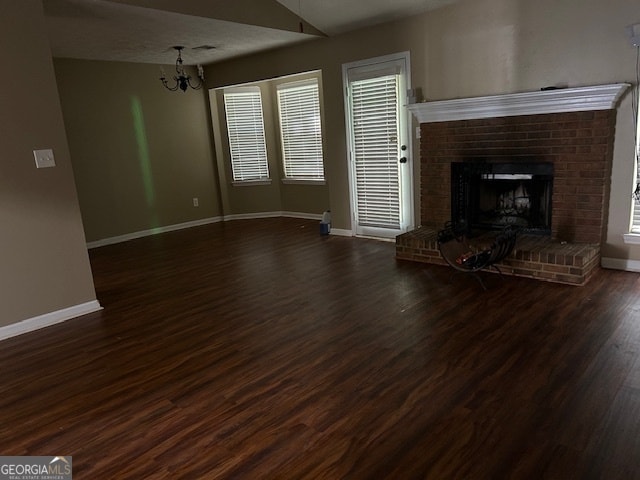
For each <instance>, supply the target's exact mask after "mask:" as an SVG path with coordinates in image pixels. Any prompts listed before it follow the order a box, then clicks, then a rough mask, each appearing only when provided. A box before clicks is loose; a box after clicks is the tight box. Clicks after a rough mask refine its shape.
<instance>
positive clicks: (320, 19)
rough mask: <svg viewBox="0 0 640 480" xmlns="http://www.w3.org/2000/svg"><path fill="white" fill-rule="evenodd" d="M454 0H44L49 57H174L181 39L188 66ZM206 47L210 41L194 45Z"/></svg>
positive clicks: (149, 59) (334, 32)
mask: <svg viewBox="0 0 640 480" xmlns="http://www.w3.org/2000/svg"><path fill="white" fill-rule="evenodd" d="M454 1H456V0H234V1H233V2H230V1H229V0H208V2H198V1H197V0H181V1H180V2H178V1H169V0H165V1H158V0H43V4H44V10H45V17H46V21H47V29H48V32H49V38H50V42H51V49H52V53H53V56H54V57H64V58H77V59H85V60H110V61H124V62H140V63H157V64H171V63H173V62H174V61H175V58H176V55H175V51H174V50H173V49H172V47H173V46H175V45H181V46H185V47H186V48H185V50H184V51H183V54H182V56H183V59H184V63H185V64H187V65H192V64H196V63H212V62H216V61H220V60H225V59H229V58H233V57H237V56H241V55H246V54H249V53H255V52H258V51H261V50H266V49H272V48H277V47H281V46H284V45H288V44H293V43H297V42H303V41H308V40H312V39H315V38H319V37H321V36H323V35H324V34H326V35H329V36H333V35H337V34H340V33H344V32H347V31H350V30H355V29H357V28H361V27H364V26H368V25H374V24H377V23H382V22H386V21H390V20H394V19H398V18H402V17H407V16H409V15H414V14H416V13H420V12H423V11H426V10H429V9H434V8H438V7H440V6H443V5H445V4H449V3H453V2H454ZM159 5H161V6H163V9H160V8H159ZM149 6H153V8H149ZM284 7H286V8H284ZM170 10H171V11H170ZM314 27H315V28H314ZM301 30H302V32H301ZM203 46H210V47H215V48H213V49H202V48H197V47H203ZM194 49H195V50H194Z"/></svg>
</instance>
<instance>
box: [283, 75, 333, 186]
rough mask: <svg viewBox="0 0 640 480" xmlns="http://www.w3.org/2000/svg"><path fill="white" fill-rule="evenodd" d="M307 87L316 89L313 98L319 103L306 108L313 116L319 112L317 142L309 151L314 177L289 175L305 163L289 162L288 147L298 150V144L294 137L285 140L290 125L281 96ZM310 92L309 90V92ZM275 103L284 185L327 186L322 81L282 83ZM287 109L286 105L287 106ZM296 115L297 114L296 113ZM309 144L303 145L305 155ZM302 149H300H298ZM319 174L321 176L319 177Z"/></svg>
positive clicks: (311, 79)
mask: <svg viewBox="0 0 640 480" xmlns="http://www.w3.org/2000/svg"><path fill="white" fill-rule="evenodd" d="M305 87H313V88H314V89H315V91H314V92H313V96H314V97H315V98H314V100H316V101H317V103H316V104H315V105H309V106H305V107H306V108H311V109H313V110H314V111H312V112H311V113H312V114H315V113H316V112H317V131H312V132H311V135H312V136H314V137H316V142H314V144H313V146H312V148H310V149H309V153H308V154H309V155H310V156H313V157H314V160H313V163H314V165H313V167H314V168H315V172H314V173H315V174H316V175H314V176H305V175H295V172H293V173H294V175H291V174H289V175H287V171H288V170H289V171H291V169H292V168H293V169H295V168H296V167H298V168H300V166H301V165H300V163H303V162H304V161H303V162H297V164H296V163H295V162H294V163H293V164H291V162H288V158H287V157H288V152H287V150H288V145H293V148H294V149H295V148H296V143H295V137H293V136H289V137H288V138H285V137H286V135H287V131H286V125H287V124H288V123H289V122H287V121H286V120H287V119H285V118H283V97H282V96H281V94H283V93H284V92H286V91H291V90H296V89H300V88H305ZM308 91H309V90H307V92H308ZM275 97H276V98H275V103H276V108H277V115H278V127H279V141H280V154H281V163H282V173H283V178H282V183H283V184H300V185H324V184H325V172H324V142H323V128H322V111H321V107H320V81H319V79H318V78H317V77H313V78H307V79H304V80H296V81H293V82H285V83H280V84H278V85H277V86H276V95H275ZM285 107H286V105H285ZM294 114H295V113H294ZM305 133H309V132H305ZM291 138H293V139H294V141H293V142H292V141H291ZM299 144H300V141H299V140H298V145H299ZM305 144H308V142H304V143H303V147H302V149H303V155H306V154H307V153H306V151H304V149H306V148H307V147H306V145H305ZM298 148H300V147H298ZM318 154H319V160H320V161H319V166H318V165H317V163H318V161H317V158H318ZM318 174H319V175H318Z"/></svg>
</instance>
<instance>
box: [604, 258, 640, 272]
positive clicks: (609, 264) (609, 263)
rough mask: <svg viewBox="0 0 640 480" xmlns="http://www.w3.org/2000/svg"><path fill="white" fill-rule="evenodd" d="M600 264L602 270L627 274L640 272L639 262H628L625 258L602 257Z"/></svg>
mask: <svg viewBox="0 0 640 480" xmlns="http://www.w3.org/2000/svg"><path fill="white" fill-rule="evenodd" d="M600 264H601V265H602V267H603V268H611V269H613V270H624V271H627V272H640V260H628V259H626V258H607V257H602V259H601V260H600Z"/></svg>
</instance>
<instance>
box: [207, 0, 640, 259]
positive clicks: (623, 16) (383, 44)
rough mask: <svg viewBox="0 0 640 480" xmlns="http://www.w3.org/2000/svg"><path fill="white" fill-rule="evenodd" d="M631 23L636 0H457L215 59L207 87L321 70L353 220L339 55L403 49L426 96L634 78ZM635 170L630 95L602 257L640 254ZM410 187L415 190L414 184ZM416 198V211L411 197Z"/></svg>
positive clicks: (332, 183) (330, 164) (333, 186)
mask: <svg viewBox="0 0 640 480" xmlns="http://www.w3.org/2000/svg"><path fill="white" fill-rule="evenodd" d="M637 22H640V11H639V10H638V4H637V0H536V1H533V0H460V1H459V2H458V3H456V4H454V5H452V6H448V7H444V8H442V9H439V10H436V11H433V12H429V13H426V14H423V15H417V16H415V17H412V18H410V19H408V20H402V21H398V22H391V23H387V24H384V25H379V26H376V27H371V28H366V29H363V30H359V31H357V32H353V33H349V34H345V35H341V36H338V37H333V38H327V39H320V40H315V41H311V42H308V43H304V44H301V45H297V46H293V47H289V48H286V49H280V50H275V51H272V52H268V53H264V54H260V55H254V56H249V57H245V58H241V59H236V60H232V61H228V62H222V63H218V64H215V65H211V66H209V67H208V68H207V69H206V72H207V75H208V78H209V80H208V82H209V83H208V85H209V87H210V88H211V87H217V86H222V85H230V84H236V83H243V82H250V81H255V80H263V79H268V78H274V77H277V76H280V75H285V74H292V73H296V72H300V71H308V70H314V69H319V70H322V72H323V93H324V114H325V116H324V121H325V136H326V139H325V142H326V146H327V148H326V151H325V159H326V165H325V170H326V174H327V180H328V185H329V192H330V204H331V210H332V220H333V226H334V227H335V228H343V229H350V228H351V220H350V211H349V185H348V169H347V154H346V140H345V125H344V107H343V90H342V77H341V65H342V64H343V63H346V62H351V61H355V60H361V59H365V58H369V57H374V56H380V55H385V54H389V53H394V52H400V51H405V50H408V51H410V52H411V67H412V85H413V86H414V87H418V88H420V89H421V90H422V93H423V96H424V97H425V98H426V99H430V100H439V99H447V98H462V97H470V96H479V95H491V94H500V93H513V92H522V91H530V90H538V89H539V88H540V87H544V86H549V85H567V86H572V87H573V86H584V85H597V84H605V83H615V82H629V83H632V82H635V74H634V66H635V53H636V52H635V49H634V48H633V47H632V46H631V45H630V44H629V42H628V40H627V38H626V35H625V31H624V27H625V26H627V25H629V24H632V23H637ZM415 145H416V144H415V142H414V146H415ZM414 151H416V152H417V149H414ZM417 163H418V162H414V171H415V173H416V183H417V178H419V172H418V170H417V169H418V165H417ZM632 174H633V126H632V123H631V97H630V95H629V94H627V95H626V96H625V97H624V98H623V99H622V101H621V104H620V108H619V112H618V124H617V133H616V142H615V152H614V164H613V173H612V183H611V191H612V194H611V199H610V208H609V224H608V236H607V243H606V244H605V245H604V247H603V255H604V256H605V257H614V258H623V259H632V260H640V248H638V247H637V246H630V245H624V243H623V240H622V234H623V233H624V232H625V231H626V229H627V228H628V227H627V226H628V222H629V215H630V208H631V205H630V198H631V191H632V182H633V180H632V178H633V175H632ZM415 191H416V195H417V192H419V189H417V188H416V189H415ZM415 206H416V218H419V212H418V208H419V202H418V199H417V198H416V202H415Z"/></svg>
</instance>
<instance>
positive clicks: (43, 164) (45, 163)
mask: <svg viewBox="0 0 640 480" xmlns="http://www.w3.org/2000/svg"><path fill="white" fill-rule="evenodd" d="M33 157H34V158H35V159H36V167H37V168H49V167H55V166H56V159H55V158H54V156H53V150H51V149H50V148H47V149H45V150H34V151H33Z"/></svg>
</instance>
